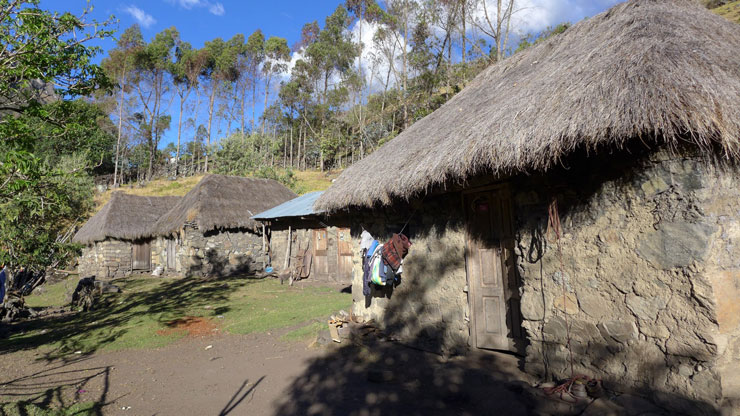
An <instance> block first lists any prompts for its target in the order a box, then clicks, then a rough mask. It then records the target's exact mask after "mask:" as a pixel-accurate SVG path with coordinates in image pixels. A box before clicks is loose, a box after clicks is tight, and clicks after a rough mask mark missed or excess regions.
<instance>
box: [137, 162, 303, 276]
mask: <svg viewBox="0 0 740 416" xmlns="http://www.w3.org/2000/svg"><path fill="white" fill-rule="evenodd" d="M295 196H296V194H295V193H293V191H291V190H290V189H288V188H286V187H285V186H284V185H282V184H280V183H279V182H277V181H275V180H272V179H260V178H243V177H236V176H224V175H207V176H206V177H204V178H203V179H202V180H201V181H200V182H198V184H197V185H196V186H195V187H193V189H191V190H190V192H188V193H187V195H185V196H184V197H183V198H182V199H181V200H180V201H179V202H178V203H177V204H174V205H173V206H172V207H171V209H170V210H169V211H167V212H166V213H165V214H164V215H162V216H161V218H159V220H158V221H157V222H156V223H155V224H154V226H153V227H152V228H151V230H150V235H151V236H152V237H156V240H155V242H154V255H153V263H154V265H155V267H157V266H159V267H161V268H162V269H163V271H172V272H175V273H178V274H183V275H185V276H223V275H229V274H233V273H238V272H248V271H255V270H257V269H260V268H262V267H263V264H264V263H265V262H266V259H265V257H264V253H265V250H266V240H265V239H264V238H263V232H262V226H261V225H260V224H259V223H258V222H257V221H255V220H253V219H251V217H252V216H254V215H255V214H256V213H259V212H262V211H264V210H266V209H269V208H272V207H274V206H276V205H279V204H281V203H283V202H285V201H288V200H290V199H292V198H294V197H295Z"/></svg>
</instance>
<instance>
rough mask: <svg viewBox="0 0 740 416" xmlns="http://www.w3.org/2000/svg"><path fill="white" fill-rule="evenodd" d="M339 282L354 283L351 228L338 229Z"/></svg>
mask: <svg viewBox="0 0 740 416" xmlns="http://www.w3.org/2000/svg"><path fill="white" fill-rule="evenodd" d="M337 281H338V282H341V283H352V238H351V236H350V233H349V228H337Z"/></svg>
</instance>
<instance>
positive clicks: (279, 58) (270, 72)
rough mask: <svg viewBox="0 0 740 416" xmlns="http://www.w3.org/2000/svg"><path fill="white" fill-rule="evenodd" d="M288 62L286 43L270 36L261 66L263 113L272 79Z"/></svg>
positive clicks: (282, 70)
mask: <svg viewBox="0 0 740 416" xmlns="http://www.w3.org/2000/svg"><path fill="white" fill-rule="evenodd" d="M289 62H290V48H289V47H288V41H287V40H285V39H284V38H279V37H277V36H271V37H270V38H269V39H267V42H265V60H264V63H263V64H262V74H263V75H264V76H265V105H264V107H263V108H264V110H265V111H266V110H267V103H268V99H269V96H270V82H271V81H272V77H273V76H274V75H276V74H281V73H283V72H285V70H287V69H288V63H289ZM262 134H263V135H264V134H265V126H264V124H263V125H262Z"/></svg>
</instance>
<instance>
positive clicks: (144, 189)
mask: <svg viewBox="0 0 740 416" xmlns="http://www.w3.org/2000/svg"><path fill="white" fill-rule="evenodd" d="M203 176H204V175H196V176H189V177H187V178H179V179H177V180H176V181H171V180H168V179H156V180H153V181H150V182H146V183H144V184H142V185H139V184H137V183H134V184H130V185H124V186H121V187H120V188H117V189H110V190H108V191H105V192H103V193H102V194H99V195H97V196H96V197H95V211H96V212H97V211H98V210H100V208H102V207H103V205H105V204H106V202H108V201H110V197H111V194H112V193H113V192H118V191H121V192H125V193H127V194H132V195H139V196H183V195H185V194H187V193H188V192H189V191H190V190H191V189H193V187H194V186H195V185H197V184H198V182H200V180H201V179H203Z"/></svg>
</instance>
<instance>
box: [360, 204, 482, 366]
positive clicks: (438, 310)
mask: <svg viewBox="0 0 740 416" xmlns="http://www.w3.org/2000/svg"><path fill="white" fill-rule="evenodd" d="M461 210H462V207H461V201H460V194H459V193H452V194H446V195H442V196H436V197H427V198H425V199H424V201H416V202H415V203H414V204H412V205H410V206H405V205H399V206H396V207H394V209H387V210H378V211H375V212H369V211H362V212H357V213H355V212H353V213H352V215H351V220H352V243H353V247H354V251H355V253H356V255H355V256H354V257H353V260H354V277H353V280H352V299H353V303H352V312H353V313H354V314H355V315H358V316H360V317H362V318H364V319H366V320H367V319H372V320H374V321H375V322H376V323H378V324H379V325H380V326H381V327H383V328H385V329H386V330H387V331H388V333H389V334H391V335H392V336H393V337H394V338H396V339H399V340H400V341H401V342H404V343H407V344H411V345H414V346H417V347H420V348H424V349H427V350H431V351H441V352H443V353H445V354H458V353H463V352H465V351H467V349H468V340H469V336H470V333H469V329H468V321H469V310H468V299H467V293H466V289H467V286H466V279H467V277H466V273H465V233H464V227H463V225H464V223H463V222H462V220H461V218H462V212H461ZM407 221H408V225H406V228H405V229H404V234H406V235H407V236H408V237H409V238H410V239H411V242H412V246H411V248H410V250H409V253H408V255H407V256H406V259H405V260H404V262H403V270H404V272H403V274H402V276H401V283H400V284H399V285H398V286H396V287H390V286H388V287H385V288H377V287H375V286H374V285H371V287H373V291H372V294H371V296H369V297H365V296H364V295H363V294H362V260H361V257H360V254H359V253H360V247H359V243H360V241H359V239H360V233H361V232H362V230H363V229H366V230H368V231H369V232H370V233H371V234H372V235H373V237H375V238H376V239H377V240H379V241H380V242H385V241H387V240H388V239H389V238H390V237H391V235H392V234H393V233H397V232H399V231H400V230H401V229H403V228H404V224H405V223H406V222H407Z"/></svg>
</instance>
